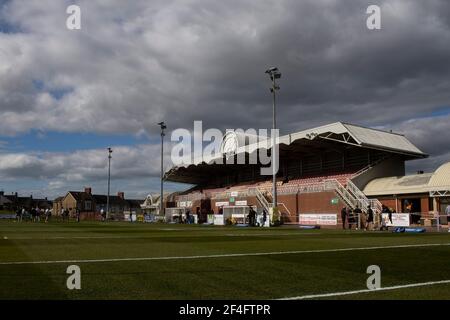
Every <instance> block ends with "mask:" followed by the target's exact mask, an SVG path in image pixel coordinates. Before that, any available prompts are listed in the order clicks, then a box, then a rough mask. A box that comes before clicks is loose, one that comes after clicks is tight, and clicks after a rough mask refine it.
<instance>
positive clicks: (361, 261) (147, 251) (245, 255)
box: [0, 221, 450, 300]
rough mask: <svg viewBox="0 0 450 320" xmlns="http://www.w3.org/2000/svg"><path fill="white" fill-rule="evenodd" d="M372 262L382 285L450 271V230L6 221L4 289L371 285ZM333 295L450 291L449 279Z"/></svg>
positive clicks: (296, 293) (60, 291) (139, 294)
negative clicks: (77, 272) (72, 283)
mask: <svg viewBox="0 0 450 320" xmlns="http://www.w3.org/2000/svg"><path fill="white" fill-rule="evenodd" d="M432 244H441V245H432ZM399 246H404V247H399ZM386 247H390V248H386ZM364 248H371V249H369V250H366V249H364ZM340 249H345V250H340ZM167 257H169V258H167ZM73 264H75V265H78V266H80V268H81V286H82V288H81V290H74V291H70V290H68V289H67V287H66V280H67V278H68V276H69V275H68V274H66V269H67V267H68V266H69V265H73ZM369 265H378V266H379V267H380V268H381V286H382V287H389V286H398V285H407V284H413V283H423V282H431V281H442V280H450V234H447V233H441V234H437V233H425V234H392V233H387V232H383V233H381V232H356V231H341V230H323V229H322V230H309V231H308V230H300V229H298V228H296V227H281V228H273V229H259V228H236V227H213V226H196V225H163V224H153V225H144V224H131V223H100V222H99V223H91V222H82V223H80V224H77V223H74V222H71V223H66V224H63V223H49V224H44V223H40V224H33V223H20V224H19V223H16V222H12V221H0V299H180V300H189V299H278V298H288V297H302V296H306V295H318V294H325V293H335V292H347V291H354V290H363V289H367V287H366V280H367V278H368V277H369V275H368V274H366V269H367V267H368V266H369ZM331 298H332V299H450V283H444V284H436V285H431V286H426V287H414V288H401V289H396V290H389V291H380V292H368V293H358V294H353V295H342V296H341V295H337V296H333V297H331Z"/></svg>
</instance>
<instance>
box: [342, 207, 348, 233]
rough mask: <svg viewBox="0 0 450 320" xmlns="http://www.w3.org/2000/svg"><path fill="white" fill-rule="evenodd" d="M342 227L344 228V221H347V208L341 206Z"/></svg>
mask: <svg viewBox="0 0 450 320" xmlns="http://www.w3.org/2000/svg"><path fill="white" fill-rule="evenodd" d="M341 219H342V229H344V230H345V222H346V221H347V208H346V207H343V208H342V210H341Z"/></svg>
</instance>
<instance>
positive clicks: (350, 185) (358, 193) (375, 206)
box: [347, 180, 383, 212]
mask: <svg viewBox="0 0 450 320" xmlns="http://www.w3.org/2000/svg"><path fill="white" fill-rule="evenodd" d="M347 189H349V190H350V191H351V192H352V193H353V194H354V195H355V197H356V198H357V199H359V200H360V201H361V204H362V205H363V206H364V208H367V207H368V206H369V205H370V207H371V208H373V209H374V210H375V211H376V212H381V211H382V210H383V207H382V206H383V205H382V203H381V202H380V201H379V200H378V199H368V198H367V197H366V195H365V194H364V192H362V191H361V190H360V189H359V188H358V187H357V186H356V185H355V184H354V183H353V181H351V180H348V181H347Z"/></svg>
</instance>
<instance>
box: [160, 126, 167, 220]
mask: <svg viewBox="0 0 450 320" xmlns="http://www.w3.org/2000/svg"><path fill="white" fill-rule="evenodd" d="M158 125H159V126H160V128H161V190H160V191H161V194H160V198H159V215H164V212H163V211H164V204H163V200H164V137H165V135H166V133H165V132H164V130H165V129H167V126H166V124H165V123H164V121H162V122H160V123H158Z"/></svg>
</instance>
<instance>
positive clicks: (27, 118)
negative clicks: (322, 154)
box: [0, 0, 450, 197]
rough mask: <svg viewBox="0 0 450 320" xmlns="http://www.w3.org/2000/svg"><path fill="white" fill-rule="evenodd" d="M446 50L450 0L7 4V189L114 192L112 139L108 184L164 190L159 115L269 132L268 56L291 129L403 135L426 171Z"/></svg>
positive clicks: (0, 167)
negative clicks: (377, 23) (351, 127)
mask: <svg viewBox="0 0 450 320" xmlns="http://www.w3.org/2000/svg"><path fill="white" fill-rule="evenodd" d="M71 4H76V5H79V6H80V8H81V10H82V17H81V22H82V29H81V30H68V29H67V28H66V19H67V17H68V15H67V14H66V8H67V6H69V5H71ZM371 4H376V5H379V6H380V7H381V23H382V25H381V26H382V29H381V30H368V29H367V27H366V19H367V17H368V15H367V14H366V9H367V7H368V6H369V5H371ZM449 44H450V2H448V0H428V1H408V0H386V1H384V0H370V1H364V0H363V1H361V0H345V1H343V0H341V1H337V0H277V1H266V0H246V1H244V0H240V1H237V0H227V1H213V0H185V1H182V0H178V1H170V0H130V1H123V0H96V1H91V0H71V1H68V0H64V1H63V0H0V189H3V190H5V191H6V192H15V191H17V192H19V193H21V194H24V195H28V194H30V193H33V195H35V196H49V197H54V196H57V195H60V194H62V193H64V192H65V191H67V190H68V189H75V190H79V189H81V188H83V187H84V186H92V187H93V188H94V192H97V193H100V192H105V191H106V180H105V179H106V172H107V171H106V159H107V158H106V157H107V154H106V148H107V147H109V146H111V147H113V149H114V154H113V157H114V158H113V165H112V172H113V175H112V177H113V183H112V191H113V192H117V191H119V190H121V191H125V192H126V193H127V195H128V196H134V197H138V196H139V197H141V196H144V195H145V194H147V193H149V192H152V191H156V190H158V176H159V145H158V143H159V136H158V127H157V126H156V125H155V124H156V123H157V122H159V121H161V120H165V121H166V122H167V124H168V126H169V128H170V129H175V128H187V129H191V128H192V126H193V121H194V120H202V121H203V125H204V127H205V128H219V129H221V130H225V129H227V128H266V127H269V126H270V125H271V112H270V108H271V100H270V92H269V91H268V85H269V84H268V79H267V78H266V75H265V74H264V70H266V69H267V67H268V66H271V65H277V66H278V67H279V68H280V69H281V71H282V72H283V78H282V80H281V82H280V84H281V87H282V89H281V91H280V96H279V123H280V124H281V130H282V133H289V132H291V131H298V130H301V129H307V128H310V127H312V126H316V125H321V124H326V123H330V122H335V121H346V122H351V123H356V124H361V125H365V126H371V127H378V128H384V129H388V130H390V129H392V130H393V131H395V132H400V133H404V134H406V135H407V137H408V138H409V139H410V140H411V141H412V142H413V143H415V144H416V145H417V146H418V147H419V148H421V149H422V150H423V151H425V152H427V153H429V154H430V155H431V157H430V158H429V159H426V160H420V161H415V162H413V163H411V164H410V165H409V166H408V168H409V170H410V171H415V170H418V169H423V170H426V171H431V170H434V169H435V168H436V166H438V165H439V164H441V163H443V162H445V161H450V77H449V71H450V45H449ZM166 166H170V164H169V163H167V164H166ZM168 187H169V188H170V189H176V188H177V186H176V185H168Z"/></svg>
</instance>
